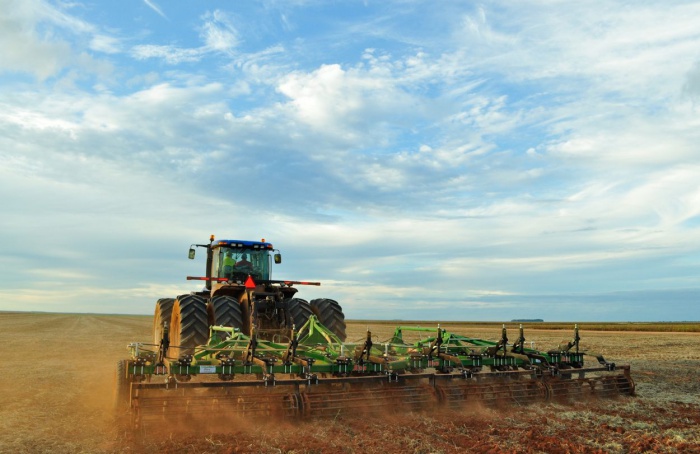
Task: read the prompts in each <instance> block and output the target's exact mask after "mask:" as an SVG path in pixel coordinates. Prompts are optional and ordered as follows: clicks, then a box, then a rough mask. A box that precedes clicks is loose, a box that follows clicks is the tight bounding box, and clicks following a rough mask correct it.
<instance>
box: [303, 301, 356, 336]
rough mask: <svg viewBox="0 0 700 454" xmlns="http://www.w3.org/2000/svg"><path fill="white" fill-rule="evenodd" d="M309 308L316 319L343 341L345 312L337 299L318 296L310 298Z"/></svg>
mask: <svg viewBox="0 0 700 454" xmlns="http://www.w3.org/2000/svg"><path fill="white" fill-rule="evenodd" d="M311 310H312V311H313V312H314V314H315V315H316V317H317V318H318V321H319V322H321V324H322V325H323V326H325V327H326V328H328V329H329V330H331V331H332V332H333V334H335V335H336V336H338V338H339V339H340V340H341V341H345V338H346V337H347V335H346V334H345V314H343V308H341V307H340V304H338V302H337V301H335V300H331V299H328V298H318V299H315V300H311Z"/></svg>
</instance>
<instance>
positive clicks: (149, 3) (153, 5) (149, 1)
mask: <svg viewBox="0 0 700 454" xmlns="http://www.w3.org/2000/svg"><path fill="white" fill-rule="evenodd" d="M143 2H144V3H145V4H146V6H148V7H149V8H151V9H152V10H153V11H155V12H156V13H157V14H158V15H159V16H160V17H162V18H164V19H167V18H168V17H167V16H166V15H165V13H164V12H163V10H162V9H160V7H159V6H158V5H156V3H155V2H153V1H152V0H143Z"/></svg>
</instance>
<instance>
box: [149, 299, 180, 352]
mask: <svg viewBox="0 0 700 454" xmlns="http://www.w3.org/2000/svg"><path fill="white" fill-rule="evenodd" d="M174 303H175V300H174V299H173V298H161V299H159V300H158V301H156V312H155V314H154V315H153V343H154V344H155V345H160V341H161V339H162V338H163V325H164V324H165V322H168V323H170V316H171V315H172V313H173V304H174Z"/></svg>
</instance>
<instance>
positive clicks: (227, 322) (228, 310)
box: [207, 296, 243, 337]
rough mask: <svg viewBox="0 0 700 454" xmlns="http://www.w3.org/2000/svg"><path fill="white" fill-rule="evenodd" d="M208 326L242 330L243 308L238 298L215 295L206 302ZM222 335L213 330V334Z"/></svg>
mask: <svg viewBox="0 0 700 454" xmlns="http://www.w3.org/2000/svg"><path fill="white" fill-rule="evenodd" d="M207 315H208V317H209V326H214V325H217V326H227V327H233V328H238V329H239V330H241V331H243V310H242V309H241V305H240V303H239V302H238V300H237V299H236V298H234V297H232V296H216V297H214V299H212V300H211V301H210V302H209V304H207ZM217 332H218V333H219V335H224V333H223V332H219V331H215V332H214V334H216V333H217ZM226 337H228V336H226Z"/></svg>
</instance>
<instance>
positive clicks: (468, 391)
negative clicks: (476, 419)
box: [436, 380, 549, 409]
mask: <svg viewBox="0 0 700 454" xmlns="http://www.w3.org/2000/svg"><path fill="white" fill-rule="evenodd" d="M436 389H437V393H438V396H439V398H440V401H441V402H442V403H444V404H445V405H447V406H448V407H449V408H452V409H458V408H461V407H462V406H464V405H465V404H474V403H483V404H485V405H494V406H498V405H501V404H512V403H515V404H518V405H525V404H529V403H533V402H538V401H545V400H547V399H548V397H549V391H548V389H547V387H546V386H545V384H544V383H543V382H542V381H541V380H497V381H488V382H487V381H484V382H481V383H480V382H478V381H454V382H449V383H441V384H439V385H437V386H436Z"/></svg>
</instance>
